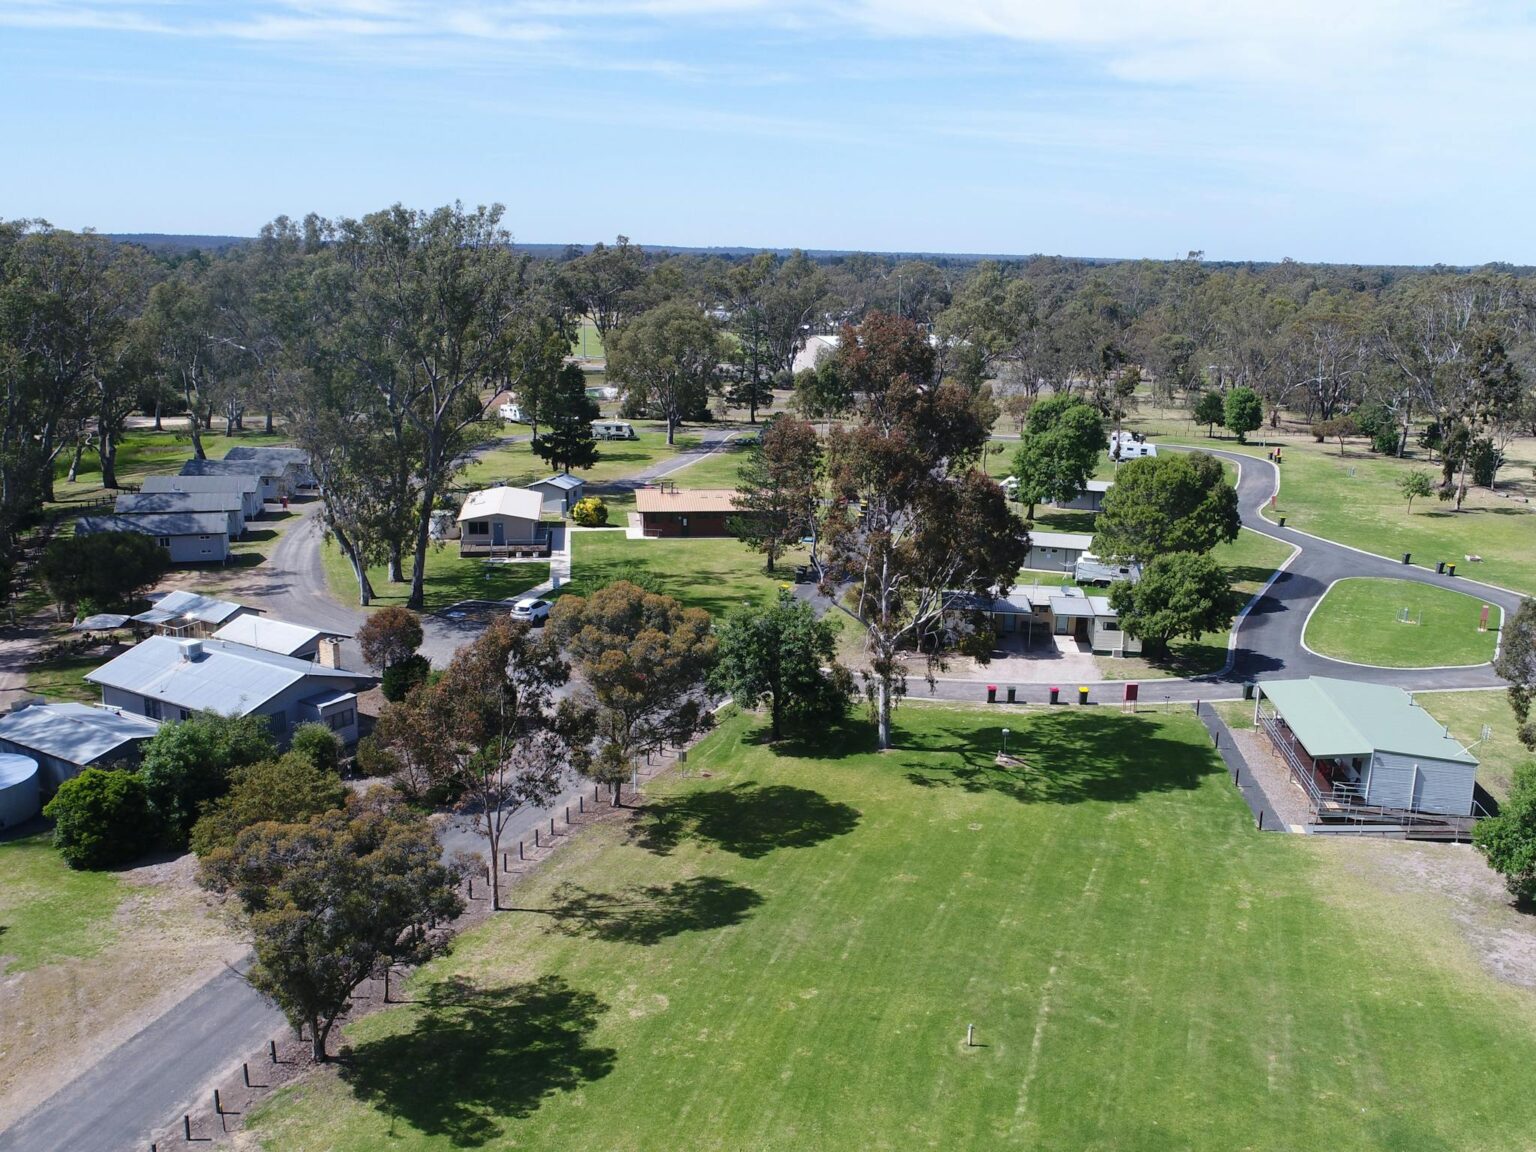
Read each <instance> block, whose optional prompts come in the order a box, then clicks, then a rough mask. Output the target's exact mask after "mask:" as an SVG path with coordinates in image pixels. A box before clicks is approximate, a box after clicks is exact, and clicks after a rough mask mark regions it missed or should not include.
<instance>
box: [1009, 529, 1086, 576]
mask: <svg viewBox="0 0 1536 1152" xmlns="http://www.w3.org/2000/svg"><path fill="white" fill-rule="evenodd" d="M1092 547H1093V536H1092V535H1091V534H1089V533H1087V532H1040V531H1034V530H1031V531H1030V533H1029V552H1028V554H1027V555H1026V556H1025V557H1024V567H1026V568H1029V569H1032V570H1034V571H1037V572H1071V571H1072V570H1073V569H1074V568H1076V567H1077V561H1078V558H1079V557H1080V556H1082V554H1083V553H1084V552H1087V551H1088V550H1089V549H1091V548H1092Z"/></svg>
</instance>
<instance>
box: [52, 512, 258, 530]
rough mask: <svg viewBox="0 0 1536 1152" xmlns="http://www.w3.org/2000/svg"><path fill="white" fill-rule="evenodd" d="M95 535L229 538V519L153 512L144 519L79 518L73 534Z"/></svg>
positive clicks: (216, 515) (209, 514)
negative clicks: (106, 533)
mask: <svg viewBox="0 0 1536 1152" xmlns="http://www.w3.org/2000/svg"><path fill="white" fill-rule="evenodd" d="M96 532H137V533H139V534H140V535H143V536H228V535H229V517H228V516H226V515H225V514H224V513H223V512H152V513H150V514H148V515H145V516H82V517H80V519H78V520H76V521H75V535H77V536H89V535H91V534H92V533H96Z"/></svg>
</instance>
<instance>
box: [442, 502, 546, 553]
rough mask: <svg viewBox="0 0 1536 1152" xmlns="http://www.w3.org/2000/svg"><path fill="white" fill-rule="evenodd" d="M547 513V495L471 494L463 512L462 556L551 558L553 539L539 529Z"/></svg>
mask: <svg viewBox="0 0 1536 1152" xmlns="http://www.w3.org/2000/svg"><path fill="white" fill-rule="evenodd" d="M543 510H544V495H543V493H541V492H535V491H534V490H533V489H531V488H509V487H507V486H506V485H500V486H498V487H495V488H486V489H483V490H482V491H479V492H471V493H470V494H469V497H468V498H467V499H466V500H465V501H464V506H463V507H462V508H460V509H459V515H458V524H459V528H460V535H459V555H460V556H476V555H483V556H494V555H497V554H503V555H511V554H514V553H525V554H533V555H541V556H547V555H549V552H550V535H549V532H548V531H547V530H545V529H544V528H542V527H540V525H539V517H540V516H541V515H542V514H543Z"/></svg>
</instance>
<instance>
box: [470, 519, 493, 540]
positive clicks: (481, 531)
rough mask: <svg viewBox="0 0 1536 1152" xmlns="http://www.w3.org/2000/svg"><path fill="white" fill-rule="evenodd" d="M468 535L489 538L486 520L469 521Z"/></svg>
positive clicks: (488, 523) (488, 526)
mask: <svg viewBox="0 0 1536 1152" xmlns="http://www.w3.org/2000/svg"><path fill="white" fill-rule="evenodd" d="M469 534H470V535H471V536H489V535H490V534H491V525H490V522H489V521H486V520H471V521H470V522H469Z"/></svg>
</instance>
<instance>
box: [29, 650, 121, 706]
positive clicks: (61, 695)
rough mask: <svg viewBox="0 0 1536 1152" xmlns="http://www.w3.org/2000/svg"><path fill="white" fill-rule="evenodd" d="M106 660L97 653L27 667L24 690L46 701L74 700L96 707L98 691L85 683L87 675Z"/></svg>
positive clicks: (42, 662)
mask: <svg viewBox="0 0 1536 1152" xmlns="http://www.w3.org/2000/svg"><path fill="white" fill-rule="evenodd" d="M107 660H108V657H106V656H104V655H102V654H101V653H100V652H94V653H89V654H86V655H82V656H60V657H59V658H57V659H55V660H43V661H39V662H38V663H36V664H29V665H28V666H27V691H28V692H34V693H36V694H37V695H39V696H46V697H48V699H50V700H76V701H79V702H80V703H82V704H99V703H100V702H101V689H100V688H98V687H97V686H96V685H94V684H88V683H86V680H85V674H86V673H87V672H93V671H95V670H96V669H97V668H100V667H101V666H102V665H103V664H105V663H106V662H107Z"/></svg>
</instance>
